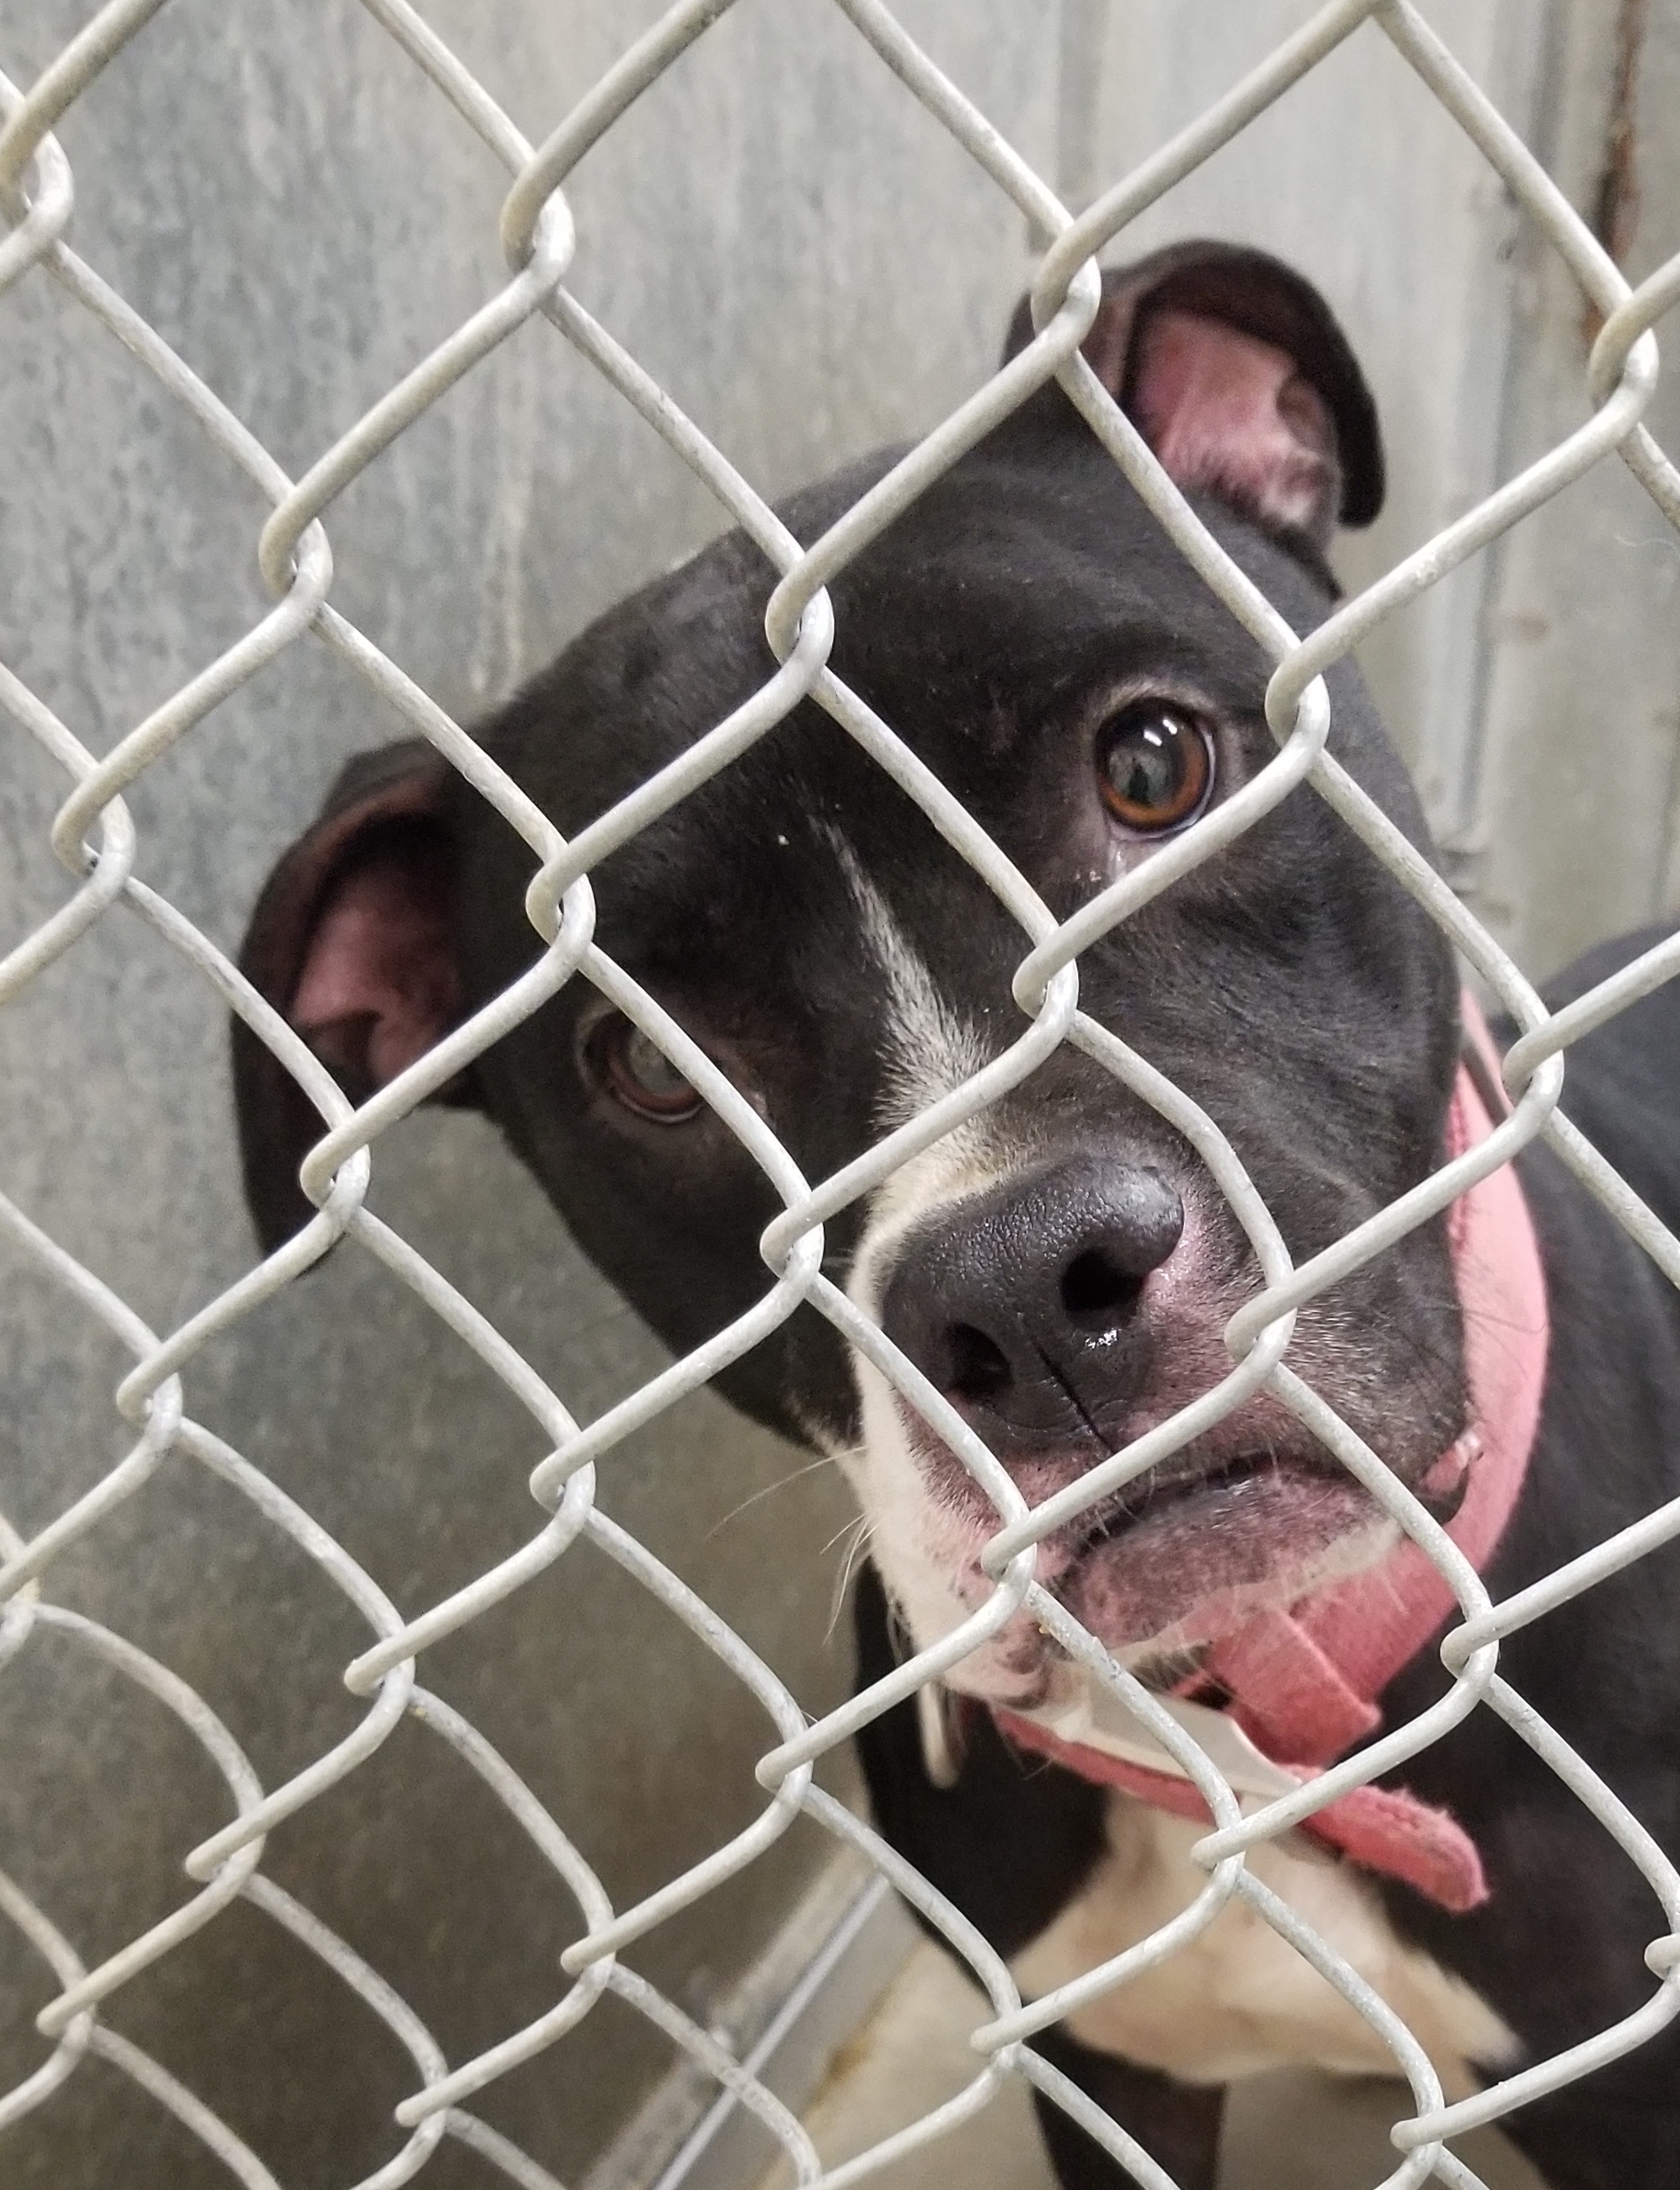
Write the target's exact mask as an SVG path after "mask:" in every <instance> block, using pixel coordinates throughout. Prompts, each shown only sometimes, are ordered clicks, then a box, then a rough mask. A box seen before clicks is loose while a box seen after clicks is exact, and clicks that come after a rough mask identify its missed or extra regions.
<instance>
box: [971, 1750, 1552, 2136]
mask: <svg viewBox="0 0 1680 2190" xmlns="http://www.w3.org/2000/svg"><path fill="white" fill-rule="evenodd" d="M1107 1822H1108V1853H1107V1854H1105V1855H1104V1857H1103V1858H1102V1860H1101V1862H1100V1864H1099V1866H1098V1868H1097V1870H1095V1871H1094V1872H1093V1874H1092V1878H1091V1879H1090V1881H1089V1883H1088V1884H1087V1885H1086V1886H1085V1890H1084V1891H1083V1892H1082V1893H1081V1894H1078V1895H1077V1897H1076V1898H1075V1899H1074V1900H1073V1901H1070V1902H1069V1904H1068V1906H1067V1907H1066V1908H1065V1909H1063V1910H1062V1911H1061V1915H1060V1916H1059V1917H1057V1918H1056V1920H1055V1922H1054V1923H1053V1925H1051V1926H1050V1928H1049V1929H1048V1930H1047V1931H1046V1932H1044V1933H1041V1934H1040V1935H1039V1937H1038V1938H1037V1939H1036V1940H1035V1941H1033V1942H1032V1944H1031V1945H1030V1946H1029V1947H1028V1948H1027V1949H1025V1950H1024V1952H1022V1953H1021V1954H1020V1955H1018V1956H1017V1957H1015V1960H1014V1974H1015V1977H1016V1980H1017V1981H1018V1982H1019V1983H1020V1985H1021V1988H1022V1990H1023V1992H1025V1993H1027V1994H1029V1995H1030V1996H1042V1995H1043V1994H1045V1993H1046V1992H1048V1991H1049V1990H1051V1988H1053V1986H1056V1985H1061V1984H1065V1983H1067V1982H1068V1980H1069V1979H1070V1978H1074V1977H1077V1976H1079V1975H1081V1974H1083V1973H1084V1972H1085V1971H1086V1970H1089V1969H1092V1968H1093V1967H1094V1966H1095V1965H1097V1964H1099V1963H1100V1962H1105V1961H1107V1960H1108V1958H1109V1957H1110V1956H1112V1955H1116V1954H1118V1953H1120V1952H1121V1951H1122V1950H1123V1949H1125V1948H1127V1947H1130V1946H1132V1945H1134V1944H1135V1943H1136V1941H1139V1940H1140V1939H1143V1938H1145V1937H1147V1936H1148V1934H1149V1933H1151V1932H1153V1931H1155V1930H1156V1929H1157V1928H1158V1927H1159V1926H1160V1925H1163V1924H1166V1923H1168V1922H1169V1921H1170V1920H1171V1918H1172V1917H1176V1916H1178V1915H1179V1913H1180V1911H1182V1910H1183V1909H1187V1907H1188V1906H1189V1904H1190V1903H1191V1902H1192V1901H1194V1900H1195V1896H1196V1894H1197V1893H1198V1892H1199V1891H1200V1890H1201V1888H1202V1887H1203V1885H1204V1884H1205V1883H1206V1878H1205V1873H1203V1871H1202V1870H1199V1869H1198V1868H1197V1867H1196V1865H1195V1864H1194V1863H1193V1862H1191V1861H1190V1853H1189V1852H1190V1849H1191V1847H1192V1846H1194V1845H1195V1842H1196V1841H1197V1840H1198V1839H1199V1838H1201V1837H1202V1836H1203V1832H1204V1831H1205V1830H1206V1829H1205V1827H1203V1826H1199V1825H1195V1824H1192V1823H1190V1822H1187V1821H1186V1820H1184V1819H1182V1818H1178V1817H1173V1816H1170V1815H1169V1814H1167V1813H1166V1812H1164V1811H1162V1810H1155V1809H1151V1808H1149V1807H1148V1806H1147V1805H1146V1804H1144V1803H1140V1802H1138V1801H1136V1800H1134V1799H1132V1798H1131V1797H1130V1796H1127V1795H1123V1794H1115V1795H1112V1796H1111V1797H1110V1798H1109V1802H1108V1821H1107ZM1249 1860H1250V1867H1251V1869H1252V1870H1253V1871H1254V1874H1255V1876H1256V1877H1257V1878H1259V1879H1260V1880H1261V1881H1262V1882H1263V1883H1264V1884H1265V1885H1266V1886H1269V1887H1270V1888H1271V1889H1272V1890H1273V1892H1274V1893H1275V1894H1278V1895H1279V1896H1280V1897H1281V1898H1282V1900H1284V1901H1288V1902H1289V1904H1290V1907H1291V1908H1292V1909H1295V1910H1296V1911H1297V1913H1298V1914H1299V1915H1301V1916H1303V1917H1305V1918H1306V1920H1307V1921H1308V1922H1309V1923H1310V1924H1311V1925H1312V1926H1313V1929H1314V1931H1316V1932H1317V1933H1319V1935H1320V1937H1321V1938H1322V1939H1324V1940H1326V1941H1328V1942H1329V1944H1330V1945H1331V1946H1332V1947H1333V1948H1334V1949H1336V1951H1337V1953H1338V1954H1339V1955H1340V1956H1341V1957H1342V1958H1343V1960H1344V1961H1345V1962H1346V1963H1348V1964H1349V1965H1351V1967H1352V1968H1353V1970H1354V1971H1355V1972H1356V1973H1357V1974H1358V1975H1359V1976H1360V1977H1361V1978H1363V1979H1364V1980H1365V1981H1366V1983H1367V1984H1368V1985H1369V1986H1370V1987H1371V1988H1372V1989H1373V1990H1374V1991H1376V1993H1377V1994H1379V1995H1380V1996H1381V1997H1382V1998H1383V1999H1384V2001H1386V2002H1387V2004H1388V2005H1389V2006H1390V2007H1392V2009H1393V2010H1394V2011H1395V2012H1396V2013H1397V2014H1398V2015H1399V2016H1400V2018H1401V2020H1403V2021H1404V2022H1405V2023H1406V2024H1407V2025H1408V2028H1410V2029H1411V2030H1412V2032H1413V2033H1414V2035H1415V2036H1416V2037H1417V2039H1418V2040H1419V2041H1420V2043H1421V2044H1423V2046H1424V2050H1425V2052H1427V2053H1428V2054H1429V2056H1430V2058H1431V2060H1432V2061H1433V2062H1434V2064H1435V2067H1436V2070H1437V2073H1438V2074H1439V2075H1440V2078H1441V2081H1442V2083H1443V2085H1444V2086H1445V2087H1446V2090H1447V2094H1448V2096H1449V2098H1450V2097H1454V2096H1461V2097H1462V2096H1463V2095H1464V2094H1466V2093H1467V2092H1469V2091H1471V2090H1473V2089H1475V2088H1476V2086H1477V2083H1478V2081H1479V2079H1478V2078H1477V2076H1476V2075H1475V2074H1474V2073H1473V2071H1472V2070H1471V2067H1470V2065H1469V2064H1471V2062H1475V2063H1478V2064H1479V2065H1481V2066H1482V2067H1491V2066H1496V2065H1498V2064H1501V2063H1503V2062H1505V2061H1508V2060H1510V2059H1511V2058H1512V2057H1513V2056H1514V2054H1515V2053H1516V2052H1517V2050H1518V2049H1517V2041H1516V2039H1515V2038H1514V2037H1513V2036H1512V2035H1511V2033H1510V2030H1509V2029H1508V2028H1507V2027H1506V2026H1505V2024H1504V2023H1503V2021H1502V2020H1500V2018H1499V2017H1498V2016H1497V2015H1496V2014H1495V2012H1494V2011H1493V2009H1492V2008H1490V2007H1489V2006H1488V2005H1487V2002H1486V2001H1485V2000H1483V1999H1482V1998H1481V1997H1480V1996H1479V1995H1478V1994H1477V1993H1475V1992H1473V1991H1472V1990H1471V1988H1470V1987H1469V1986H1468V1985H1466V1984H1465V1983H1464V1982H1463V1980H1462V1979H1459V1978H1456V1977H1454V1976H1452V1975H1450V1974H1449V1973H1447V1971H1445V1970H1443V1969H1442V1968H1441V1967H1440V1965H1439V1964H1438V1963H1436V1962H1434V1961H1432V1959H1431V1958H1430V1957H1429V1956H1427V1955H1425V1954H1424V1953H1422V1952H1420V1951H1419V1950H1418V1949H1416V1948H1415V1947H1408V1946H1407V1945H1405V1944H1404V1943H1403V1941H1401V1940H1400V1938H1399V1937H1398V1936H1397V1935H1396V1934H1395V1933H1394V1931H1393V1929H1392V1926H1391V1925H1390V1924H1389V1922H1388V1919H1387V1917H1386V1916H1385V1915H1384V1910H1383V1907H1382V1903H1381V1901H1380V1900H1379V1898H1378V1896H1377V1894H1376V1892H1375V1890H1374V1889H1373V1888H1372V1886H1370V1885H1369V1883H1368V1881H1367V1880H1366V1879H1364V1878H1362V1877H1361V1875H1360V1873H1359V1871H1358V1870H1355V1869H1354V1868H1353V1866H1352V1865H1351V1864H1348V1863H1345V1862H1341V1861H1339V1860H1338V1859H1337V1858H1335V1857H1332V1856H1330V1855H1329V1854H1322V1853H1321V1852H1320V1851H1318V1850H1316V1849H1314V1848H1313V1847H1312V1846H1311V1845H1310V1844H1306V1843H1303V1842H1302V1841H1301V1840H1300V1838H1299V1837H1298V1836H1296V1835H1291V1836H1290V1837H1289V1838H1288V1839H1287V1840H1286V1841H1284V1842H1283V1843H1282V1844H1272V1845H1268V1846H1264V1847H1261V1848H1259V1849H1257V1850H1256V1851H1255V1853H1254V1854H1252V1855H1251V1856H1250V1859H1249ZM1068 2028H1069V2029H1070V2030H1071V2031H1072V2033H1073V2035H1074V2036H1076V2037H1077V2038H1078V2039H1079V2040H1081V2041H1082V2043H1084V2044H1086V2045H1090V2046H1092V2047H1094V2048H1096V2049H1097V2050H1098V2051H1099V2052H1106V2053H1115V2054H1118V2055H1119V2056H1120V2057H1121V2058H1123V2059H1124V2060H1132V2061H1136V2062H1139V2063H1140V2064H1142V2065H1143V2066H1145V2067H1152V2068H1159V2069H1163V2070H1164V2071H1165V2072H1166V2073H1167V2074H1169V2075H1175V2076H1178V2077H1180V2078H1182V2079H1183V2080H1184V2081H1186V2082H1187V2083H1230V2082H1233V2081H1234V2080H1235V2079H1237V2078H1239V2077H1242V2076H1250V2075H1260V2074H1262V2073H1264V2072H1265V2071H1266V2070H1267V2069H1273V2068H1282V2067H1316V2068H1322V2069H1328V2070H1330V2071H1331V2072H1333V2073H1336V2074H1339V2075H1371V2074H1376V2075H1392V2074H1394V2073H1395V2071H1396V2069H1397V2067H1398V2063H1397V2062H1396V2060H1395V2058H1394V2056H1393V2054H1392V2052H1390V2051H1389V2049H1388V2047H1387V2046H1386V2045H1385V2044H1384V2042H1383V2040H1382V2039H1381V2038H1380V2037H1379V2036H1377V2034H1376V2031H1375V2030H1374V2029H1373V2028H1371V2026H1370V2024H1369V2023H1368V2022H1367V2021H1366V2020H1365V2019H1364V2017H1363V2016H1362V2015H1361V2014H1360V2013H1359V2012H1357V2010H1356V2009H1354V2008H1353V2006H1352V2005H1351V2004H1349V2003H1348V2001H1347V2000H1345V1998H1344V1997H1343V1996H1342V1995H1341V1994H1340V1993H1339V1992H1338V1991H1337V1989H1336V1988H1335V1987H1334V1986H1333V1985H1331V1984H1330V1983H1329V1980H1327V1979H1325V1978H1323V1977H1321V1976H1320V1974H1319V1973H1318V1972H1317V1971H1316V1970H1314V1969H1313V1967H1312V1966H1311V1965H1309V1964H1308V1963H1307V1962H1306V1961H1305V1960H1304V1959H1303V1957H1301V1956H1300V1955H1298V1954H1297V1952H1296V1950H1295V1949H1294V1948H1292V1947H1291V1946H1290V1945H1289V1944H1288V1943H1287V1942H1286V1941H1284V1940H1282V1938H1280V1937H1279V1936H1278V1934H1277V1933H1275V1932H1274V1930H1273V1929H1272V1927H1271V1926H1270V1925H1268V1924H1267V1923H1266V1920H1265V1919H1264V1917H1261V1916H1259V1915H1258V1913H1257V1912H1256V1911H1255V1910H1253V1909H1251V1908H1250V1907H1249V1905H1248V1904H1247V1903H1246V1902H1245V1901H1229V1902H1227V1903H1226V1906H1225V1907H1224V1908H1223V1909H1221V1910H1220V1911H1219V1915H1218V1916H1217V1917H1215V1918H1214V1920H1213V1922H1212V1923H1211V1925H1208V1926H1207V1928H1206V1929H1205V1930H1204V1931H1203V1932H1201V1933H1197V1935H1196V1936H1195V1938H1194V1939H1193V1940H1191V1941H1189V1942H1188V1943H1187V1945H1185V1946H1182V1947H1180V1948H1179V1949H1178V1950H1177V1952H1175V1953H1173V1954H1171V1955H1169V1956H1168V1957H1166V1958H1165V1960H1164V1961H1163V1962H1162V1963H1160V1964H1159V1965H1156V1966H1155V1967H1154V1968H1151V1969H1148V1970H1146V1971H1144V1972H1143V1973H1141V1974H1140V1975H1138V1976H1136V1977H1134V1978H1132V1980H1131V1981H1130V1982H1129V1983H1126V1984H1124V1985H1121V1986H1119V1987H1118V1988H1116V1989H1114V1990H1113V1991H1110V1992H1108V1993H1106V1994H1104V1995H1103V1996H1101V1997H1100V1999H1097V2000H1095V2001H1092V2003H1090V2004H1088V2005H1087V2006H1085V2007H1084V2008H1082V2009H1080V2010H1079V2012H1077V2014H1074V2015H1072V2016H1070V2017H1069V2019H1068Z"/></svg>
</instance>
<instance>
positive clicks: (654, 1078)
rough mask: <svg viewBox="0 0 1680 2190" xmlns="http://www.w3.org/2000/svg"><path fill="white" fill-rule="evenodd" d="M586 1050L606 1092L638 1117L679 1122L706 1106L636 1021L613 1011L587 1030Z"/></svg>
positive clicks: (666, 1123)
mask: <svg viewBox="0 0 1680 2190" xmlns="http://www.w3.org/2000/svg"><path fill="white" fill-rule="evenodd" d="M588 1056H589V1060H590V1063H592V1064H593V1066H594V1067H595V1073H596V1076H597V1077H598V1078H599V1079H600V1081H601V1083H602V1085H603V1087H605V1088H606V1090H607V1092H608V1094H609V1095H611V1096H612V1097H613V1099H614V1100H615V1101H616V1102H619V1103H623V1105H624V1107H625V1109H626V1110H627V1111H635V1114H636V1116H637V1117H638V1118H649V1119H652V1120H653V1121H654V1123H655V1124H656V1125H660V1126H681V1125H684V1124H686V1123H687V1121H688V1120H689V1119H690V1118H693V1117H694V1116H695V1115H696V1114H697V1113H698V1111H700V1110H701V1109H703V1108H704V1105H703V1103H701V1100H700V1097H699V1096H698V1094H697V1093H696V1092H695V1090H694V1088H693V1087H691V1086H690V1083H689V1082H688V1081H687V1080H686V1079H683V1077H682V1073H681V1072H679V1071H677V1069H676V1067H675V1065H674V1064H673V1063H671V1061H670V1059H669V1058H668V1057H666V1055H664V1054H663V1053H662V1052H661V1050H660V1049H659V1048H658V1046H657V1045H656V1044H655V1043H653V1042H651V1041H650V1040H648V1038H647V1036H646V1035H645V1034H644V1033H643V1032H642V1030H641V1028H640V1027H639V1026H636V1025H635V1024H633V1023H632V1022H631V1021H630V1020H628V1019H626V1018H623V1017H621V1016H619V1014H618V1013H616V1012H615V1013H614V1014H613V1016H611V1018H609V1019H603V1021H602V1023H601V1024H600V1025H599V1027H597V1028H596V1030H595V1032H594V1034H592V1035H591V1036H590V1038H589V1041H588Z"/></svg>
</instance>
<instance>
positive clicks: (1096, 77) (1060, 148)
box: [1056, 0, 1108, 212]
mask: <svg viewBox="0 0 1680 2190" xmlns="http://www.w3.org/2000/svg"><path fill="white" fill-rule="evenodd" d="M1107 44H1108V0H1061V37H1060V42H1059V45H1058V51H1057V55H1056V190H1057V194H1058V195H1059V196H1060V197H1061V202H1062V203H1063V204H1064V205H1068V206H1070V207H1071V208H1072V209H1073V210H1074V211H1076V212H1078V211H1080V210H1083V209H1084V207H1085V205H1086V204H1088V203H1089V202H1090V201H1091V199H1092V197H1093V196H1094V195H1095V194H1096V187H1097V123H1098V118H1099V115H1100V112H1101V100H1102V64H1103V59H1104V49H1105V48H1106V46H1107Z"/></svg>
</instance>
